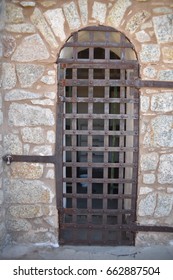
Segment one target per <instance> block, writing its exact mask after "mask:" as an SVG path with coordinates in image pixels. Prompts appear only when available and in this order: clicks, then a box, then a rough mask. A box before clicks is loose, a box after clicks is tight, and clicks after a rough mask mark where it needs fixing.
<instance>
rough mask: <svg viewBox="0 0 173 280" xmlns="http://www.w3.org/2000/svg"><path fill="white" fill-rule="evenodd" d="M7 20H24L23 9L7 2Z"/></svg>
mask: <svg viewBox="0 0 173 280" xmlns="http://www.w3.org/2000/svg"><path fill="white" fill-rule="evenodd" d="M6 21H7V22H11V23H19V22H24V16H23V10H22V8H20V7H17V6H16V5H14V4H12V3H7V4H6Z"/></svg>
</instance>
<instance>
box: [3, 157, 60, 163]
mask: <svg viewBox="0 0 173 280" xmlns="http://www.w3.org/2000/svg"><path fill="white" fill-rule="evenodd" d="M9 158H10V161H8V159H9ZM3 160H4V161H5V162H7V163H8V162H9V164H10V163H11V162H33V163H35V162H39V163H54V164H55V163H56V157H55V156H54V155H52V156H39V155H38V156H37V155H32V156H29V155H5V156H4V157H3Z"/></svg>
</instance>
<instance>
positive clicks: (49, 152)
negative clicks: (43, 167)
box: [32, 145, 53, 156]
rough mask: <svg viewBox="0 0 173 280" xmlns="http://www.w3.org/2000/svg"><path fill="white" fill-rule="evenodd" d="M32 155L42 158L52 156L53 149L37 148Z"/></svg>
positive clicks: (48, 146) (45, 146)
mask: <svg viewBox="0 0 173 280" xmlns="http://www.w3.org/2000/svg"><path fill="white" fill-rule="evenodd" d="M32 154H34V155H40V156H48V155H52V154H53V152H52V147H51V146H50V145H44V146H36V147H34V148H33V151H32Z"/></svg>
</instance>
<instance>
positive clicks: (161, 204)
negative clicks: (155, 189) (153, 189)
mask: <svg viewBox="0 0 173 280" xmlns="http://www.w3.org/2000/svg"><path fill="white" fill-rule="evenodd" d="M172 207H173V196H172V195H170V194H166V193H162V192H159V193H158V198H157V205H156V208H155V211H154V217H156V218H161V217H166V216H168V215H169V214H170V212H171V210H172Z"/></svg>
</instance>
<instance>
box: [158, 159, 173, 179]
mask: <svg viewBox="0 0 173 280" xmlns="http://www.w3.org/2000/svg"><path fill="white" fill-rule="evenodd" d="M172 167H173V154H166V155H161V157H160V162H159V169H158V182H159V183H160V184H173V168H172Z"/></svg>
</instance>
